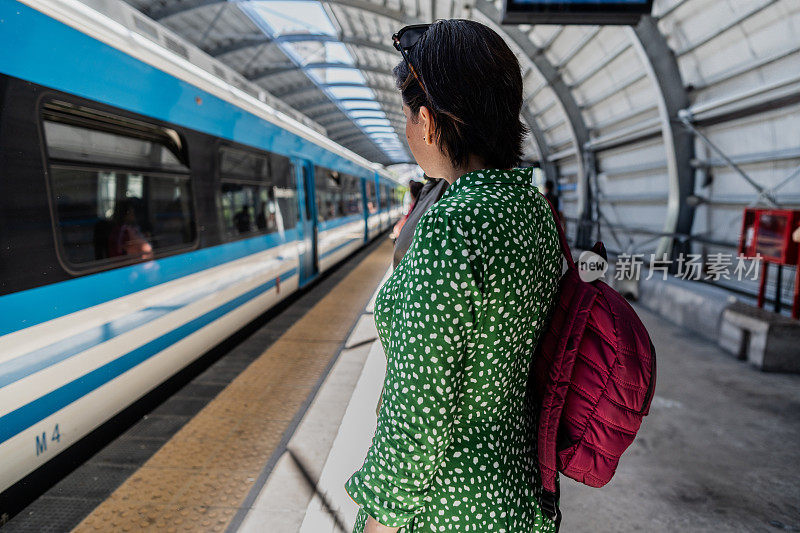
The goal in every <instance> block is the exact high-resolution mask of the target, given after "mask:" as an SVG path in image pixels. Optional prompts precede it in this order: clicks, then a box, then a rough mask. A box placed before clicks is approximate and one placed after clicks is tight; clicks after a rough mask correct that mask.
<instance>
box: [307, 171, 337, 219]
mask: <svg viewBox="0 0 800 533" xmlns="http://www.w3.org/2000/svg"><path fill="white" fill-rule="evenodd" d="M343 178H344V176H343V175H342V174H340V173H339V172H335V171H333V170H329V169H327V168H323V167H315V168H314V185H315V189H316V197H317V198H316V202H317V220H318V221H319V222H322V221H324V220H331V219H334V218H339V217H341V216H343V209H342V208H343V196H342V185H343V183H342V181H343Z"/></svg>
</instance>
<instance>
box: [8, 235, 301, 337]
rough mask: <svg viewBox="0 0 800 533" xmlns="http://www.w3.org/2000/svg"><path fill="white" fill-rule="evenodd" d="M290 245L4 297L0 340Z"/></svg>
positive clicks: (235, 250)
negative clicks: (112, 301)
mask: <svg viewBox="0 0 800 533" xmlns="http://www.w3.org/2000/svg"><path fill="white" fill-rule="evenodd" d="M296 239H297V231H296V230H294V229H292V230H289V231H286V232H285V233H284V234H283V235H281V234H280V233H271V234H269V235H261V236H259V237H254V238H252V239H244V240H241V241H236V242H232V243H228V244H221V245H219V246H212V247H210V248H203V249H202V250H196V251H194V252H187V253H185V254H180V255H173V256H171V257H165V258H163V259H157V260H155V261H148V262H147V263H139V264H137V265H131V266H127V267H122V268H117V269H114V270H108V271H106V272H100V273H97V274H92V275H90V276H83V277H80V278H75V279H71V280H67V281H62V282H60V283H54V284H52V285H45V286H43V287H37V288H35V289H30V290H27V291H22V292H16V293H12V294H7V295H5V296H2V297H0V336H3V335H7V334H8V333H12V332H14V331H17V330H20V329H23V328H28V327H31V326H35V325H36V324H41V323H42V322H47V321H48V320H53V319H55V318H59V317H61V316H64V315H69V314H72V313H75V312H77V311H80V310H82V309H86V308H87V307H92V306H95V305H99V304H101V303H104V302H107V301H110V300H113V299H115V298H120V297H122V296H127V295H128V294H133V293H135V292H139V291H141V290H144V289H149V288H150V287H154V286H156V285H160V284H162V283H165V282H167V281H172V280H175V279H178V278H181V277H183V276H188V275H189V274H194V273H196V272H199V271H201V270H206V269H208V268H212V267H215V266H219V265H221V264H223V263H227V262H229V261H233V260H235V259H240V258H242V257H245V256H247V255H251V254H254V253H258V252H262V251H264V250H266V249H268V248H272V247H274V246H279V245H281V244H285V243H288V242H292V241H295V240H296Z"/></svg>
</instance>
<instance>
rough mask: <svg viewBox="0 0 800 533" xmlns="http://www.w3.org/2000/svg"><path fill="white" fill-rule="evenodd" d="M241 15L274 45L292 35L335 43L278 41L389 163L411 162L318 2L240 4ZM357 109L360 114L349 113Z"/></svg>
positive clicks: (257, 0) (275, 0) (263, 0)
mask: <svg viewBox="0 0 800 533" xmlns="http://www.w3.org/2000/svg"><path fill="white" fill-rule="evenodd" d="M237 4H238V6H239V7H240V9H241V10H242V11H243V12H244V13H245V14H246V15H247V16H248V17H250V19H251V20H252V21H253V23H254V24H255V25H256V26H257V27H258V28H259V29H260V30H261V31H263V32H264V33H265V35H266V36H267V37H269V38H271V39H275V38H276V37H284V36H290V35H315V36H319V35H323V36H330V37H331V38H332V40H331V41H327V40H325V41H324V42H304V41H299V40H297V39H295V40H292V39H283V40H281V39H278V40H276V41H275V42H276V44H277V46H279V47H280V48H281V50H282V51H283V52H284V53H285V54H286V56H287V57H288V58H289V59H290V60H291V61H292V63H294V65H295V66H296V67H297V69H298V70H302V71H303V72H304V73H305V74H306V76H308V79H309V80H311V81H312V82H313V83H314V85H316V86H317V87H318V88H319V89H320V90H321V91H322V92H323V93H325V94H326V95H327V96H328V98H330V99H331V100H332V101H333V102H334V103H335V104H336V105H337V107H339V109H341V110H342V112H343V113H344V114H345V115H346V116H347V117H348V118H349V119H350V120H352V121H353V123H354V124H356V126H358V128H359V129H360V130H361V131H362V132H363V133H364V135H366V136H367V137H368V138H369V139H370V140H371V141H372V142H373V143H374V144H375V145H376V146H378V147H379V148H380V149H381V150H382V151H383V152H384V153H385V154H386V155H387V156H388V157H389V158H390V159H392V160H394V161H401V160H406V159H408V155H407V154H406V151H405V149H404V148H403V145H402V143H401V142H400V138H399V137H398V135H397V132H396V131H395V129H394V127H393V126H392V123H391V121H390V120H389V119H388V118H387V117H386V113H384V112H383V110H382V108H381V104H380V102H378V100H377V97H376V94H375V91H373V90H372V89H371V88H370V86H369V83H368V81H367V78H366V77H365V76H364V74H363V73H362V72H361V71H360V70H359V69H358V68H357V67H356V61H355V58H354V57H353V55H352V54H351V53H350V50H349V49H348V48H347V46H346V45H345V44H344V43H342V42H341V41H338V40H333V39H338V35H339V34H340V32H339V31H338V30H337V27H336V25H335V24H334V22H333V21H331V19H330V17H329V16H328V14H327V12H326V11H325V8H324V7H323V6H322V4H321V3H320V2H318V1H306V0H297V1H294V0H292V1H285V0H254V1H242V2H237ZM351 109H358V111H350V110H351Z"/></svg>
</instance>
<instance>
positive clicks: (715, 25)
mask: <svg viewBox="0 0 800 533" xmlns="http://www.w3.org/2000/svg"><path fill="white" fill-rule="evenodd" d="M128 1H129V3H130V4H131V5H133V6H134V7H135V8H137V9H138V10H139V11H141V12H142V13H144V14H146V15H148V16H149V17H151V18H153V19H155V20H157V21H158V22H160V23H161V24H163V25H165V26H167V27H169V28H170V29H171V30H172V31H174V32H176V33H178V34H179V35H181V36H183V37H184V38H186V39H187V40H189V41H190V42H192V43H193V44H195V45H197V46H198V47H200V48H201V49H202V50H204V51H206V52H207V53H208V54H210V55H212V56H214V57H215V58H217V59H218V60H220V61H221V62H223V63H224V64H226V65H227V66H229V67H230V68H231V69H233V70H235V71H237V72H238V73H240V74H241V75H242V76H244V77H245V78H247V79H248V80H250V81H251V82H253V83H255V84H257V85H259V86H261V87H263V88H264V89H265V90H266V91H267V92H268V93H270V94H272V95H274V96H275V97H277V98H278V99H280V100H282V101H283V102H284V103H285V104H287V105H288V106H291V107H292V108H294V109H295V110H297V111H299V112H300V113H302V114H304V115H306V116H307V117H308V118H310V119H311V120H312V121H314V122H316V123H317V124H319V125H321V126H322V127H323V128H325V130H326V132H327V134H328V136H329V137H330V138H331V139H333V140H335V141H337V142H339V143H341V144H343V145H345V146H347V147H348V148H350V149H352V150H353V151H355V152H357V153H359V154H361V155H363V156H364V157H366V158H368V159H370V160H373V161H376V162H379V163H382V164H386V165H389V164H392V163H399V162H406V161H410V159H411V158H410V152H409V151H408V148H407V146H406V145H405V139H404V133H403V123H404V121H403V116H402V112H401V102H400V97H399V95H398V93H397V91H396V90H395V89H394V85H393V78H392V75H391V69H392V68H393V67H394V66H395V65H396V64H397V63H398V61H399V60H400V55H399V54H398V53H397V52H396V51H395V50H394V49H393V48H392V46H391V42H390V37H389V36H390V35H391V34H392V33H393V32H394V31H396V30H397V29H398V28H399V27H401V26H403V25H405V24H412V23H416V22H421V21H431V20H433V19H437V18H473V19H476V20H479V21H481V22H484V23H486V24H489V25H491V26H492V27H494V28H495V29H496V30H497V31H498V32H499V33H500V34H501V35H503V36H504V37H505V38H506V40H507V42H508V43H509V44H510V45H511V46H512V48H514V49H515V50H516V51H517V52H518V53H519V56H520V62H521V65H522V68H523V75H524V80H525V95H526V98H525V108H524V110H523V119H524V120H525V122H526V123H527V124H528V125H529V126H530V129H531V136H530V142H529V144H528V146H527V147H526V149H527V157H528V158H529V159H530V160H531V161H538V162H539V163H540V165H541V167H542V169H543V171H544V173H545V175H546V176H547V177H548V178H551V179H554V180H555V181H557V182H558V183H559V188H560V190H561V198H562V202H563V206H564V207H563V210H564V211H565V213H566V215H567V218H568V221H569V233H570V234H571V235H572V236H573V237H576V238H577V240H578V244H583V245H586V244H587V243H589V244H590V242H589V241H591V240H592V239H593V238H594V237H596V235H597V233H598V232H599V231H603V237H604V238H605V239H606V241H607V244H609V247H610V248H616V249H618V250H622V251H624V250H637V251H638V250H648V251H652V250H658V251H659V252H670V251H674V250H675V249H676V248H681V247H684V246H687V243H692V245H693V246H696V247H697V246H699V247H701V248H702V249H703V250H705V251H709V250H710V251H713V250H716V249H725V250H728V251H730V248H731V247H732V246H733V244H734V243H735V241H736V238H737V235H738V230H739V228H738V226H737V224H736V223H734V222H735V221H737V220H738V217H739V216H740V215H741V208H742V207H744V206H746V205H748V204H750V203H753V202H756V201H758V202H765V201H772V200H775V203H777V204H780V205H794V206H796V205H798V204H800V185H798V182H800V179H794V178H795V177H796V176H794V175H793V170H794V169H795V168H796V167H797V165H798V164H800V126H798V124H800V75H798V72H800V2H796V1H795V0H724V1H723V0H656V1H655V4H654V8H653V16H652V17H651V18H645V19H643V20H642V22H641V23H640V24H639V25H638V26H636V27H623V26H550V25H548V26H535V27H530V26H507V25H499V24H498V23H497V22H496V21H497V20H499V9H500V3H499V2H493V1H490V0H472V1H468V0H323V1H321V2H320V1H317V0H263V1H262V0H230V1H220V0H128Z"/></svg>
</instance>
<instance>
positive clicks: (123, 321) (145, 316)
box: [0, 258, 280, 388]
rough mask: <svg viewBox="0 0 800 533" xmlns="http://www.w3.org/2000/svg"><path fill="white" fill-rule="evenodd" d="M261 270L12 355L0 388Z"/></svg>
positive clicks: (3, 366)
mask: <svg viewBox="0 0 800 533" xmlns="http://www.w3.org/2000/svg"><path fill="white" fill-rule="evenodd" d="M279 259H280V258H279ZM267 268H268V269H269V270H273V268H274V265H270V266H269V267H267ZM263 270H266V268H262V269H260V270H256V271H250V272H246V273H244V274H243V275H240V276H237V277H234V278H225V279H224V280H222V281H221V282H217V283H214V284H210V285H208V284H206V285H204V286H203V288H202V289H200V290H196V289H192V290H190V291H188V292H185V293H182V294H180V295H178V296H176V297H175V298H171V299H169V300H167V301H164V302H162V303H161V304H160V305H158V306H157V307H146V308H144V309H139V310H137V311H135V312H133V313H129V314H127V315H124V316H121V317H119V318H117V319H114V320H111V321H109V322H106V323H104V324H101V325H99V326H96V327H92V328H89V329H87V330H85V331H82V332H80V333H77V334H75V335H72V336H70V337H67V338H64V339H59V340H58V341H57V342H54V343H52V344H49V345H47V346H44V347H42V348H40V349H38V350H34V351H32V352H28V353H25V354H23V355H20V356H18V357H15V358H14V359H11V360H9V361H6V362H5V363H0V388H2V387H5V386H7V385H10V384H11V383H14V382H15V381H19V380H20V379H23V378H26V377H28V376H30V375H32V374H35V373H36V372H40V371H41V370H44V369H45V368H47V367H49V366H52V365H54V364H57V363H60V362H61V361H65V360H67V359H69V358H70V357H74V356H76V355H78V354H80V353H83V352H85V351H86V350H89V349H91V348H94V347H95V346H97V345H99V344H102V343H104V342H107V341H109V340H111V339H113V338H115V337H118V336H119V335H122V334H124V333H127V332H129V331H133V330H134V329H136V328H139V327H141V326H144V325H145V324H147V323H149V322H152V321H153V320H156V319H158V318H161V317H163V316H165V315H167V314H169V313H171V312H173V311H177V310H178V309H181V308H183V307H186V306H187V305H190V304H192V303H194V302H197V301H199V300H200V299H202V298H205V297H207V296H210V295H211V294H214V293H215V292H219V291H222V290H225V289H227V288H229V287H232V286H234V285H236V284H237V283H241V282H242V281H244V280H245V279H247V278H253V277H255V276H257V275H258V274H259V271H263Z"/></svg>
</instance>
